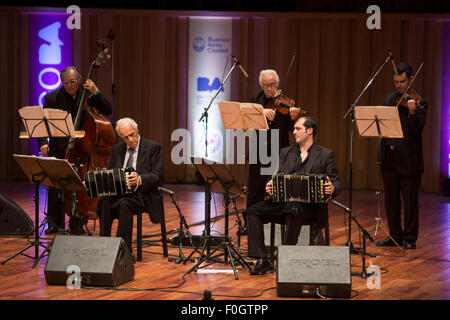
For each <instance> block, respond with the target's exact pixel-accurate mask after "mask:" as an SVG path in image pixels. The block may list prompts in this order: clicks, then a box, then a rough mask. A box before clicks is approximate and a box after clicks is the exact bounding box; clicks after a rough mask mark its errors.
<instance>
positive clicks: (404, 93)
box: [396, 62, 423, 107]
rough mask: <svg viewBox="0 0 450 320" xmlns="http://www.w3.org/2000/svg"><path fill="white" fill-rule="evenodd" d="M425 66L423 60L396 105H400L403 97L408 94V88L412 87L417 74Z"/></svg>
mask: <svg viewBox="0 0 450 320" xmlns="http://www.w3.org/2000/svg"><path fill="white" fill-rule="evenodd" d="M422 67H423V62H422V64H421V65H420V67H419V69H417V71H416V73H415V74H414V78H413V79H412V81H411V82H410V83H409V85H408V87H407V88H406V90H405V92H403V95H402V97H401V98H400V99H399V100H398V102H397V105H396V107H398V106H399V105H400V102H402V100H403V98H404V97H405V96H406V93H407V92H408V90H409V89H410V88H411V86H412V84H413V82H414V80H416V77H417V75H418V74H419V72H420V70H422Z"/></svg>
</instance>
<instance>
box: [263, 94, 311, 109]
mask: <svg viewBox="0 0 450 320" xmlns="http://www.w3.org/2000/svg"><path fill="white" fill-rule="evenodd" d="M266 108H269V109H272V110H275V111H278V112H280V113H281V114H283V115H286V114H288V113H289V109H290V108H297V109H299V110H300V113H302V114H306V111H304V110H302V109H301V108H300V107H296V106H295V101H294V100H293V99H291V98H289V97H288V96H286V95H285V94H283V93H282V92H281V90H277V92H275V94H274V95H273V96H272V97H271V99H270V100H269V102H268V103H267V106H266Z"/></svg>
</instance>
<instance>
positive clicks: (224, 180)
mask: <svg viewBox="0 0 450 320" xmlns="http://www.w3.org/2000/svg"><path fill="white" fill-rule="evenodd" d="M191 160H192V162H193V164H194V165H195V167H196V168H197V170H198V171H199V172H200V174H201V175H202V176H203V179H204V180H205V197H206V199H205V241H204V243H203V248H202V251H201V253H200V257H199V260H198V262H197V264H196V265H195V266H193V267H192V268H191V269H190V270H189V271H188V272H187V274H188V273H190V272H192V271H193V270H195V271H197V270H198V268H199V267H200V265H201V264H202V263H203V262H205V261H212V262H222V261H220V260H218V259H216V257H214V256H213V254H214V253H215V252H216V251H217V250H218V249H216V250H214V251H212V252H210V245H211V243H210V242H211V241H212V240H213V238H214V237H212V236H211V191H214V192H218V193H223V194H224V203H225V227H224V234H225V235H224V237H223V239H220V240H222V243H221V245H220V246H218V247H221V246H222V247H223V249H224V261H223V262H224V263H228V257H230V263H231V266H232V268H233V273H234V278H235V279H236V280H238V279H239V277H238V275H237V271H236V266H235V262H238V263H239V264H241V266H243V267H248V268H250V266H249V264H248V263H247V262H246V261H245V260H244V259H243V258H242V257H241V255H240V254H239V253H238V252H237V251H236V250H235V249H234V247H233V245H232V244H231V237H229V236H228V216H229V211H228V207H229V204H230V201H231V200H230V194H240V193H242V190H241V187H240V186H239V184H238V183H237V182H236V180H235V179H234V178H233V176H232V174H231V172H230V171H229V170H228V168H227V167H226V166H225V165H224V164H223V163H219V162H215V161H214V160H211V159H207V158H201V157H191ZM205 251H206V255H205Z"/></svg>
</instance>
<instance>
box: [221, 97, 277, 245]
mask: <svg viewBox="0 0 450 320" xmlns="http://www.w3.org/2000/svg"><path fill="white" fill-rule="evenodd" d="M217 104H218V105H219V110H220V115H221V119H222V124H223V127H224V128H225V129H229V130H244V131H245V130H268V129H269V125H268V123H267V118H266V116H265V115H264V108H263V106H262V105H260V104H257V103H247V102H235V101H219V102H217ZM245 162H246V163H245V164H246V165H247V157H245ZM245 178H246V179H247V175H246V177H245ZM246 184H247V181H246ZM245 195H247V192H245ZM238 228H239V231H238V244H239V246H240V242H241V233H242V229H243V227H242V222H241V220H240V218H239V214H238Z"/></svg>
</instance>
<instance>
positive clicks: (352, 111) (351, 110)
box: [343, 55, 392, 254]
mask: <svg viewBox="0 0 450 320" xmlns="http://www.w3.org/2000/svg"><path fill="white" fill-rule="evenodd" d="M390 60H392V56H391V55H389V56H388V57H387V58H386V60H385V61H384V63H383V64H382V65H381V66H380V68H379V69H378V70H377V71H376V72H375V74H374V75H373V76H372V77H371V78H370V79H369V81H368V82H367V84H366V86H365V87H364V89H363V90H362V91H361V93H360V95H359V96H358V98H356V100H355V102H353V104H352V105H351V106H350V108H349V109H348V110H347V113H346V114H345V116H344V118H343V120H345V119H346V118H347V117H348V116H349V115H350V116H351V120H352V124H351V128H350V148H349V164H348V180H349V186H348V207H349V209H350V210H351V209H352V201H353V199H352V193H353V135H354V133H353V132H354V128H355V106H356V104H357V103H358V101H359V99H361V97H362V95H363V94H364V93H365V92H366V91H367V89H368V88H369V87H370V85H371V84H372V82H373V80H375V78H376V77H377V76H378V74H379V73H380V71H381V70H382V69H383V67H384V66H385V64H386V63H387V62H388V61H390ZM346 245H347V246H349V247H350V252H351V253H356V254H358V253H360V249H357V248H354V247H353V244H352V217H351V215H349V217H348V239H347V244H346Z"/></svg>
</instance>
